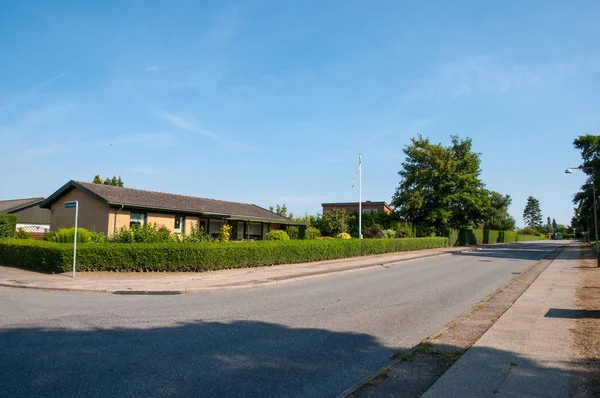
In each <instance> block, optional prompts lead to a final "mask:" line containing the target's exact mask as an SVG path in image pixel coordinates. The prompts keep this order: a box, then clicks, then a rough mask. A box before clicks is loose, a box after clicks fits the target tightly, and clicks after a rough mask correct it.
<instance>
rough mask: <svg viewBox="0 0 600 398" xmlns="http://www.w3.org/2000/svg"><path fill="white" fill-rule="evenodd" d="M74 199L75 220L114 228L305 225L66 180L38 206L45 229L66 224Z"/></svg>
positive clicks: (248, 210)
mask: <svg viewBox="0 0 600 398" xmlns="http://www.w3.org/2000/svg"><path fill="white" fill-rule="evenodd" d="M70 201H78V206H79V218H78V226H80V227H83V228H86V229H89V230H93V231H96V232H102V233H104V234H106V235H107V236H110V235H113V234H115V233H116V232H117V231H118V230H119V229H120V228H121V227H126V228H128V227H130V226H132V225H134V224H139V225H145V224H146V223H156V224H157V225H159V226H165V227H167V228H168V229H169V230H170V231H172V232H173V233H181V234H184V233H186V232H189V231H190V230H191V227H192V224H196V225H197V226H199V227H202V228H203V229H204V231H205V233H208V234H209V235H211V236H215V235H216V234H218V233H219V231H220V229H221V227H222V226H223V225H224V224H228V225H231V226H232V233H231V239H232V240H240V239H256V240H260V239H263V238H264V236H265V235H266V234H267V233H268V232H269V231H271V230H273V229H283V230H285V229H287V227H288V226H291V225H293V226H298V227H299V232H300V236H303V235H304V232H305V230H306V225H304V224H302V223H297V222H294V221H292V220H290V219H289V218H286V217H283V216H280V215H278V214H276V213H273V212H271V211H269V210H267V209H264V208H262V207H259V206H256V205H253V204H247V203H237V202H228V201H223V200H215V199H206V198H198V197H194V196H184V195H176V194H170V193H163V192H154V191H144V190H140V189H132V188H123V187H115V186H111V185H101V184H93V183H90V182H81V181H73V180H71V181H69V182H68V183H66V184H65V185H63V186H62V187H61V188H60V189H59V190H57V191H56V192H54V193H53V194H52V195H50V196H49V197H48V199H46V200H45V201H44V202H43V203H42V204H41V207H42V208H45V209H50V212H51V214H50V230H52V231H55V230H57V229H58V228H61V227H71V226H73V224H74V222H75V211H74V209H72V208H65V202H70Z"/></svg>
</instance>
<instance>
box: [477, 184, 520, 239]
mask: <svg viewBox="0 0 600 398" xmlns="http://www.w3.org/2000/svg"><path fill="white" fill-rule="evenodd" d="M511 203H512V198H511V197H510V195H502V194H501V193H499V192H494V191H490V192H489V193H488V201H487V202H486V207H485V211H484V215H483V217H484V224H483V225H484V228H485V229H494V230H498V231H513V230H514V229H515V219H514V218H512V216H511V215H510V214H509V213H508V207H509V206H510V205H511Z"/></svg>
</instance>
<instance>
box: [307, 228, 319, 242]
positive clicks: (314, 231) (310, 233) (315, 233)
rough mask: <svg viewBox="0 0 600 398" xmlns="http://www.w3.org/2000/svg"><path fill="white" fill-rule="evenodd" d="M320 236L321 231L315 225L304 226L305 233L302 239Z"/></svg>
mask: <svg viewBox="0 0 600 398" xmlns="http://www.w3.org/2000/svg"><path fill="white" fill-rule="evenodd" d="M320 236H321V231H319V229H318V228H315V227H308V228H306V233H305V234H304V239H317V238H318V237H320Z"/></svg>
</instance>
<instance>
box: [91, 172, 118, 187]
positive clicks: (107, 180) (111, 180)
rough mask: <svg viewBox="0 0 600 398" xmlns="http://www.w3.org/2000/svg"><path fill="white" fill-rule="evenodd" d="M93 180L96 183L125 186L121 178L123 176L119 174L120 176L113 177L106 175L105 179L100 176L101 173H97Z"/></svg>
mask: <svg viewBox="0 0 600 398" xmlns="http://www.w3.org/2000/svg"><path fill="white" fill-rule="evenodd" d="M92 182H93V183H94V184H100V185H112V186H115V187H122V186H123V180H121V176H119V177H117V176H113V177H112V178H108V177H106V178H105V179H104V180H102V177H100V174H96V176H95V177H94V180H93V181H92Z"/></svg>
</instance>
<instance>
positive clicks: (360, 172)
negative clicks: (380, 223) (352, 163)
mask: <svg viewBox="0 0 600 398" xmlns="http://www.w3.org/2000/svg"><path fill="white" fill-rule="evenodd" d="M362 238H363V234H362V156H361V154H360V153H359V154H358V239H362Z"/></svg>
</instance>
